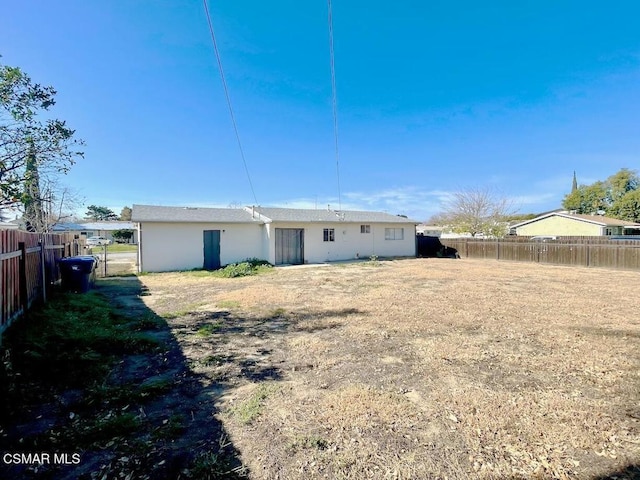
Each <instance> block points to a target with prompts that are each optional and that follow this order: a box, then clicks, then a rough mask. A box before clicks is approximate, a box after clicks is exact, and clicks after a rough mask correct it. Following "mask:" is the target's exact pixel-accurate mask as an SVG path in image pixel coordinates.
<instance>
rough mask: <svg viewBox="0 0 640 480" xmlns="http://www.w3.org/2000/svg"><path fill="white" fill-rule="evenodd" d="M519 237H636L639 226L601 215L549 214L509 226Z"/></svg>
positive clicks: (639, 230) (639, 229)
mask: <svg viewBox="0 0 640 480" xmlns="http://www.w3.org/2000/svg"><path fill="white" fill-rule="evenodd" d="M511 230H512V231H513V230H515V232H516V235H519V236H536V235H553V236H585V237H597V236H610V235H636V234H638V233H639V232H640V224H638V223H634V222H627V221H625V220H619V219H617V218H609V217H604V216H602V215H580V214H576V213H569V212H566V211H563V212H550V213H547V214H545V215H540V216H539V217H536V218H533V219H531V220H526V221H524V222H520V223H517V224H515V225H512V226H511Z"/></svg>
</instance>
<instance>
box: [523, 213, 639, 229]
mask: <svg viewBox="0 0 640 480" xmlns="http://www.w3.org/2000/svg"><path fill="white" fill-rule="evenodd" d="M553 216H556V217H563V218H569V219H571V220H577V221H579V222H587V223H593V224H596V225H601V226H603V227H640V223H635V222H628V221H626V220H620V219H618V218H610V217H604V216H602V215H582V214H578V213H567V212H564V211H562V212H551V213H547V214H546V215H541V216H539V217H536V218H532V219H531V220H526V221H524V222H520V223H517V224H515V225H512V226H511V228H518V227H522V226H523V225H527V224H529V223H533V222H537V221H540V220H543V219H545V218H549V217H553Z"/></svg>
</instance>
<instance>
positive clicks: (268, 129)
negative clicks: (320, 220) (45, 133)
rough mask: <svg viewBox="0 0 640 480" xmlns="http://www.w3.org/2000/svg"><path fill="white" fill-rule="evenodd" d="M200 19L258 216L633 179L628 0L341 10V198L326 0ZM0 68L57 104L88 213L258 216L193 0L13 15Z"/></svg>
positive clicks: (61, 4) (414, 209)
mask: <svg viewBox="0 0 640 480" xmlns="http://www.w3.org/2000/svg"><path fill="white" fill-rule="evenodd" d="M209 8H210V13H211V18H212V21H213V25H214V28H215V32H216V39H217V43H218V47H219V50H220V55H221V59H222V64H223V67H224V70H225V75H226V80H227V84H228V87H229V93H230V97H231V101H232V105H233V109H234V114H235V118H236V121H237V125H238V131H239V135H240V139H241V143H242V147H243V150H244V154H245V159H246V163H247V167H248V170H249V173H250V177H251V182H252V184H253V187H254V191H255V197H256V200H257V203H259V204H261V205H263V206H288V207H306V208H313V207H315V206H318V207H319V208H326V205H327V204H330V205H331V206H332V207H334V208H338V205H339V204H340V205H341V206H342V208H343V209H365V210H380V211H387V212H389V213H394V214H405V215H409V216H410V217H412V218H415V219H417V220H424V219H427V218H428V217H430V216H431V215H432V214H435V213H437V212H438V210H440V208H441V202H442V201H443V200H444V199H446V198H447V195H448V194H449V193H450V192H452V191H455V190H459V189H464V188H468V187H474V188H477V187H481V188H485V187H486V188H491V189H494V190H495V191H496V192H499V193H500V194H501V195H504V196H507V197H509V198H512V199H513V200H514V202H515V205H516V207H517V208H518V209H519V210H520V211H521V212H534V213H535V212H542V211H546V210H550V209H553V208H557V207H559V206H560V203H561V201H562V198H563V196H564V194H566V193H567V191H568V190H569V189H570V186H571V179H572V175H573V171H574V170H575V171H576V172H577V175H578V181H579V183H584V184H588V183H591V182H593V181H595V180H599V179H605V178H606V177H608V176H609V175H611V174H613V173H615V172H616V171H618V170H619V169H620V168H623V167H626V168H631V169H640V155H639V154H640V29H638V18H640V3H639V2H637V1H635V0H619V1H616V2H602V1H597V2H596V1H589V0H586V1H585V0H582V1H563V0H553V1H552V0H548V1H546V0H540V1H525V0H521V1H513V0H501V1H498V0H496V1H489V2H476V1H458V2H446V1H429V2H426V1H418V0H414V1H409V0H398V1H397V2H388V1H386V2H382V1H378V0H367V1H363V0H349V1H344V0H343V1H340V0H334V1H333V2H332V8H333V30H334V46H335V69H336V84H337V104H338V126H339V130H338V133H339V152H340V159H339V173H340V192H341V198H340V199H339V198H338V180H337V174H336V158H335V152H334V133H333V117H332V94H331V75H330V57H329V29H328V21H327V2H326V1H324V0H322V1H321V0H317V1H304V2H300V1H293V0H273V1H271V2H263V1H257V0H251V1H250V0H220V1H215V2H213V1H210V3H209ZM0 55H2V60H1V61H2V63H4V64H7V65H12V66H19V67H21V68H22V69H23V70H24V71H25V72H26V73H28V74H29V75H30V76H31V77H32V79H33V80H34V81H36V82H38V83H42V84H46V85H52V86H54V87H55V88H56V89H57V91H58V95H57V105H56V106H55V107H54V109H53V113H54V114H55V115H56V116H57V117H58V118H62V119H65V120H66V121H67V123H68V124H69V126H71V127H72V128H74V129H76V132H77V136H78V137H79V138H82V139H84V140H85V142H86V147H85V158H84V159H82V160H80V161H79V162H78V163H77V165H76V166H74V167H73V169H72V171H71V172H70V173H69V174H68V175H67V176H66V177H65V178H64V180H63V181H64V183H65V184H67V185H69V186H70V187H72V188H73V189H75V190H76V191H77V192H78V193H79V195H80V196H81V197H82V198H83V199H84V202H85V205H90V204H97V205H105V206H109V207H110V208H113V209H114V210H115V211H116V212H117V213H119V211H120V209H121V208H122V207H123V206H124V205H129V206H131V205H132V204H134V203H142V204H156V205H180V206H222V207H225V206H228V205H230V204H240V205H251V204H253V203H255V200H254V196H253V194H252V191H251V188H250V185H249V181H248V179H247V175H246V173H245V169H244V165H243V162H242V157H241V156H240V152H239V149H238V144H237V141H236V137H235V135H234V131H233V126H232V123H231V120H230V116H229V111H228V109H227V104H226V100H225V96H224V91H223V88H222V83H221V80H220V75H219V72H218V67H217V64H216V58H215V55H214V50H213V45H212V42H211V38H210V35H209V30H208V26H207V21H206V15H205V10H204V6H203V4H202V2H201V1H184V0H182V1H180V0H155V1H153V2H151V1H134V0H104V1H102V2H98V1H87V0H59V1H56V2H42V1H37V0H20V1H17V0H8V1H6V2H4V3H3V7H2V15H1V16H0ZM83 211H84V210H83Z"/></svg>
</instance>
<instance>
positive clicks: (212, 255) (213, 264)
mask: <svg viewBox="0 0 640 480" xmlns="http://www.w3.org/2000/svg"><path fill="white" fill-rule="evenodd" d="M203 235H204V269H205V270H216V269H218V268H220V230H205V231H204V232H203Z"/></svg>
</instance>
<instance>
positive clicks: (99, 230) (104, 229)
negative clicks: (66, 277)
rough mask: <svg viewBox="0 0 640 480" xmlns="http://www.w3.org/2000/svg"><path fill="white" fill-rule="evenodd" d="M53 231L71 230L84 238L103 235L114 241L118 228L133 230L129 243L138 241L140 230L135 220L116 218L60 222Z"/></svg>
mask: <svg viewBox="0 0 640 480" xmlns="http://www.w3.org/2000/svg"><path fill="white" fill-rule="evenodd" d="M52 230H53V232H70V233H75V234H76V235H78V236H80V237H84V238H89V237H94V236H101V237H106V238H108V239H109V240H111V241H114V242H115V240H114V238H113V232H114V231H116V230H133V237H132V238H131V240H130V242H129V243H134V244H135V243H138V231H137V228H136V225H135V224H134V223H133V222H124V221H118V220H114V221H111V222H78V223H71V222H69V223H58V224H56V225H54V227H53V229H52Z"/></svg>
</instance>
